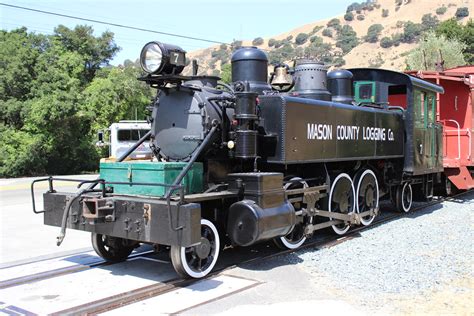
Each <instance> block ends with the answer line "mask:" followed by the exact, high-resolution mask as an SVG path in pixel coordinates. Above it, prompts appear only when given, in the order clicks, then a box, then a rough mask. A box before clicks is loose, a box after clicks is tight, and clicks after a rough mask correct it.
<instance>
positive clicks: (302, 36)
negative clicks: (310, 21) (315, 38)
mask: <svg viewBox="0 0 474 316" xmlns="http://www.w3.org/2000/svg"><path fill="white" fill-rule="evenodd" d="M308 37H309V35H308V34H306V33H300V34H298V35H297V36H296V38H295V43H296V45H303V44H304V43H306V41H307V40H308Z"/></svg>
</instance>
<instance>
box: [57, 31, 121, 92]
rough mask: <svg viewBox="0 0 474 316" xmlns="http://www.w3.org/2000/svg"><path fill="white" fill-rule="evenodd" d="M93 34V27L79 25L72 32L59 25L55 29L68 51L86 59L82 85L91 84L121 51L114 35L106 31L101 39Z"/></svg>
mask: <svg viewBox="0 0 474 316" xmlns="http://www.w3.org/2000/svg"><path fill="white" fill-rule="evenodd" d="M93 33H94V30H93V28H92V26H88V25H78V26H76V27H75V28H74V29H72V30H71V29H69V28H67V27H66V26H64V25H59V26H58V27H57V28H55V29H54V34H55V36H56V37H57V39H58V40H59V41H60V42H61V43H62V46H63V47H64V48H65V49H66V50H67V51H70V52H77V53H78V54H79V55H81V56H82V57H83V58H84V71H83V78H81V79H82V80H81V81H82V83H88V82H90V81H91V80H92V79H93V77H94V75H95V72H96V71H97V70H98V69H99V68H100V67H103V66H107V65H108V63H109V61H110V60H111V59H112V57H113V56H114V55H115V54H116V53H117V52H118V51H119V50H120V48H119V47H118V46H117V45H116V44H115V42H114V40H113V38H114V33H112V32H109V31H106V32H104V33H102V35H101V36H100V37H94V36H93Z"/></svg>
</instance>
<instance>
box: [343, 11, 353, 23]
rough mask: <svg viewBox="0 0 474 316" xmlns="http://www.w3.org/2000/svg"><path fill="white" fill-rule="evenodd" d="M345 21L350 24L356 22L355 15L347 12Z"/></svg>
mask: <svg viewBox="0 0 474 316" xmlns="http://www.w3.org/2000/svg"><path fill="white" fill-rule="evenodd" d="M344 20H346V21H348V22H350V21H352V20H354V14H353V13H352V12H347V13H346V14H344Z"/></svg>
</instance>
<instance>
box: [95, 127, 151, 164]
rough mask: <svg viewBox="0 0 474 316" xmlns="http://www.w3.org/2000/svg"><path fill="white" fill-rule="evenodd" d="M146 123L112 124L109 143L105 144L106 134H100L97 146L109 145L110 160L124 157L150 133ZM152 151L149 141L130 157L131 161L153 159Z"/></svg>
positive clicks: (109, 131)
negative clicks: (138, 141)
mask: <svg viewBox="0 0 474 316" xmlns="http://www.w3.org/2000/svg"><path fill="white" fill-rule="evenodd" d="M150 128H151V126H150V123H147V122H146V121H119V122H118V123H112V125H110V127H109V129H108V136H109V141H108V142H104V133H103V132H99V135H98V137H99V141H98V142H97V143H96V145H97V146H105V145H109V159H117V158H119V157H120V156H121V155H123V154H124V153H125V152H126V151H127V150H128V149H129V148H130V147H132V146H133V145H134V144H135V143H136V142H137V140H139V139H140V138H141V137H143V136H144V135H145V134H146V133H148V132H149V131H150ZM152 156H153V155H152V151H151V149H150V143H149V142H148V141H145V142H143V144H141V145H140V146H139V147H138V148H137V149H136V150H135V151H134V152H133V153H132V154H131V155H130V156H129V158H131V159H151V158H152Z"/></svg>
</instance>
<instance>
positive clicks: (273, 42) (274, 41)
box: [268, 38, 277, 47]
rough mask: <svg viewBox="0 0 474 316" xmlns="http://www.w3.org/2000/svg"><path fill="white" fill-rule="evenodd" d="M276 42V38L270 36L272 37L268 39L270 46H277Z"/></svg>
mask: <svg viewBox="0 0 474 316" xmlns="http://www.w3.org/2000/svg"><path fill="white" fill-rule="evenodd" d="M276 42H277V41H276V39H274V38H270V39H269V40H268V46H269V47H272V46H275V43H276Z"/></svg>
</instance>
